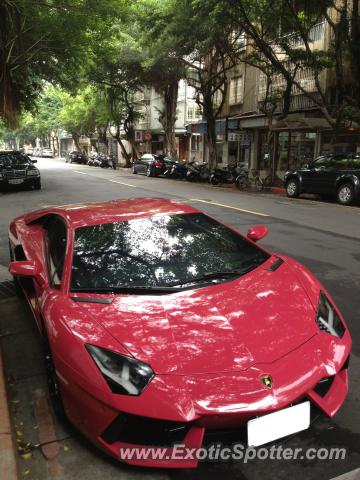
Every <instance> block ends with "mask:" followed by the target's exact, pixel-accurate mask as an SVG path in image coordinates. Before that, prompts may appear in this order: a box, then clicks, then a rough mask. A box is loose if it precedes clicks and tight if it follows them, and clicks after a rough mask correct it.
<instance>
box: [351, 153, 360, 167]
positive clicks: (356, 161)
mask: <svg viewBox="0 0 360 480" xmlns="http://www.w3.org/2000/svg"><path fill="white" fill-rule="evenodd" d="M351 163H352V168H356V169H360V155H359V154H356V155H354V157H353V159H352V161H351Z"/></svg>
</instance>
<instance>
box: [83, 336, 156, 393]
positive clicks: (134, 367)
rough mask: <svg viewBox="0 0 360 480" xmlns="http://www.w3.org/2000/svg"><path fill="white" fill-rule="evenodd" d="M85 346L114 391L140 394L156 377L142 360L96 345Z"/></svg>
mask: <svg viewBox="0 0 360 480" xmlns="http://www.w3.org/2000/svg"><path fill="white" fill-rule="evenodd" d="M85 347H86V349H87V351H88V352H89V354H90V355H91V358H92V359H93V360H94V362H95V363H96V365H97V367H98V369H99V370H100V372H101V373H102V375H103V377H104V379H105V380H106V382H107V384H108V385H109V387H110V388H111V391H112V392H113V393H121V394H123V395H140V393H141V392H142V391H143V390H144V388H145V387H146V385H147V384H148V383H149V382H150V381H151V379H152V378H153V377H154V372H153V370H152V368H151V367H150V366H149V365H147V364H146V363H143V362H140V360H136V359H134V358H131V357H127V356H126V355H120V354H119V353H115V352H112V351H110V350H106V349H105V348H100V347H96V346H95V345H89V344H87V345H85Z"/></svg>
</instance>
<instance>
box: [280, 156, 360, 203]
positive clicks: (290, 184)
mask: <svg viewBox="0 0 360 480" xmlns="http://www.w3.org/2000/svg"><path fill="white" fill-rule="evenodd" d="M284 185H285V188H286V193H287V196H288V197H292V198H296V197H298V196H299V195H300V193H317V194H319V195H322V196H324V197H325V196H334V197H335V196H336V198H337V201H338V202H339V203H341V204H343V205H350V204H351V203H353V202H354V201H355V200H359V198H360V153H350V154H348V153H344V154H339V155H323V156H321V157H318V158H317V159H316V160H314V161H313V162H311V163H310V164H308V165H304V166H303V167H301V168H299V169H297V170H290V171H288V172H286V174H285V177H284Z"/></svg>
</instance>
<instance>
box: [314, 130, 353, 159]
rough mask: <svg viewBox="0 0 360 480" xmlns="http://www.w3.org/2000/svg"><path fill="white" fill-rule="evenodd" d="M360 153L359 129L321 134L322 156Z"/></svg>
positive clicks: (329, 131)
mask: <svg viewBox="0 0 360 480" xmlns="http://www.w3.org/2000/svg"><path fill="white" fill-rule="evenodd" d="M359 151H360V132H358V131H357V129H353V131H351V130H350V129H348V130H344V131H342V132H334V131H332V130H328V131H323V132H322V134H321V148H320V153H321V154H322V155H324V154H327V153H334V154H337V153H356V152H359Z"/></svg>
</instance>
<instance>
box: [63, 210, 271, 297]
mask: <svg viewBox="0 0 360 480" xmlns="http://www.w3.org/2000/svg"><path fill="white" fill-rule="evenodd" d="M267 258H269V255H268V254H267V253H266V252H264V251H263V250H261V249H260V248H259V247H257V246H256V245H254V244H253V243H251V242H249V241H248V240H247V239H245V238H244V237H242V236H240V235H238V234H237V233H236V232H234V231H233V230H231V229H229V228H228V227H225V226H224V225H222V224H220V223H218V222H217V221H215V220H213V219H211V218H209V217H207V216H206V215H204V214H199V213H194V214H182V215H156V216H153V217H149V218H142V219H136V220H130V221H123V222H118V223H107V224H100V225H94V226H88V227H80V228H77V229H76V232H75V243H74V254H73V266H72V277H71V290H72V291H76V290H78V291H81V290H82V291H88V290H89V291H96V290H99V291H101V290H102V289H103V290H106V289H109V290H111V289H112V288H114V289H116V288H118V289H120V288H124V287H125V288H131V287H135V288H136V287H140V288H147V289H150V288H154V289H156V288H166V287H174V286H175V285H176V286H178V287H179V286H182V288H189V284H191V285H192V288H193V286H194V285H201V284H204V283H207V284H208V283H214V282H219V281H224V280H226V279H228V278H229V277H230V278H231V276H232V275H234V276H240V275H242V274H244V273H246V272H247V271H249V270H252V269H254V268H256V267H257V266H258V265H260V264H261V263H263V262H264V261H265V260H267Z"/></svg>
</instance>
